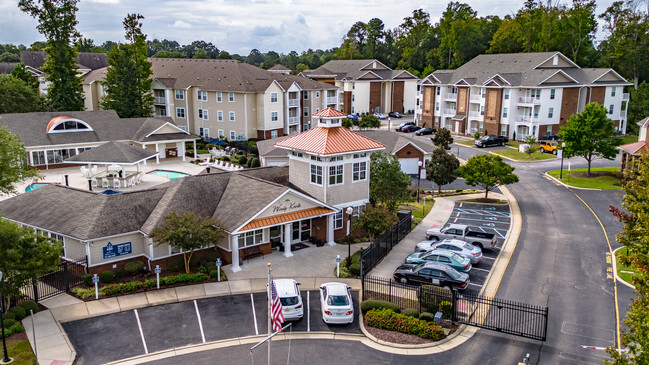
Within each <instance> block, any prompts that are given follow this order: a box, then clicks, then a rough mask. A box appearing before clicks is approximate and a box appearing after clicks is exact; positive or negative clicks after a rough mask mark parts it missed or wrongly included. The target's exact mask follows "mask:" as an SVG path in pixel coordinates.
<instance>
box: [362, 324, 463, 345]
mask: <svg viewBox="0 0 649 365" xmlns="http://www.w3.org/2000/svg"><path fill="white" fill-rule="evenodd" d="M363 321H365V319H363ZM363 323H365V330H366V331H367V332H369V333H370V334H371V335H372V336H374V337H376V338H377V339H379V340H381V341H386V342H391V343H398V344H402V345H419V344H432V343H435V342H437V341H434V340H430V339H426V338H421V337H419V336H416V335H409V334H405V333H401V332H397V331H388V330H384V329H380V328H376V327H370V326H368V325H367V323H366V322H363ZM441 326H442V328H444V329H448V330H449V331H450V332H449V333H448V335H451V334H452V333H453V332H455V331H457V329H458V327H459V325H458V324H456V323H450V322H442V323H441ZM448 335H447V336H448Z"/></svg>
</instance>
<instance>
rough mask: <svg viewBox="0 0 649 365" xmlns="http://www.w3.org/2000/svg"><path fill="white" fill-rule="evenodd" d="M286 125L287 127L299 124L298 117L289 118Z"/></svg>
mask: <svg viewBox="0 0 649 365" xmlns="http://www.w3.org/2000/svg"><path fill="white" fill-rule="evenodd" d="M288 124H289V125H294V124H300V117H289V118H288Z"/></svg>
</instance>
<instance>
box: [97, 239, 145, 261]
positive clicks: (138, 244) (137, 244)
mask: <svg viewBox="0 0 649 365" xmlns="http://www.w3.org/2000/svg"><path fill="white" fill-rule="evenodd" d="M108 242H110V243H112V244H113V245H117V244H120V243H125V242H131V250H132V253H131V254H129V255H124V256H117V257H113V258H111V259H106V260H104V258H103V250H102V248H103V247H104V246H106V245H107V244H108ZM90 243H91V247H90V264H91V265H92V266H95V265H100V264H105V263H109V262H113V261H121V260H124V259H127V258H129V257H134V256H138V255H143V254H144V255H147V256H148V254H149V250H148V247H149V245H148V240H146V241H145V238H144V237H143V236H142V234H141V233H131V234H127V235H123V236H118V237H113V238H110V239H101V240H93V241H90Z"/></svg>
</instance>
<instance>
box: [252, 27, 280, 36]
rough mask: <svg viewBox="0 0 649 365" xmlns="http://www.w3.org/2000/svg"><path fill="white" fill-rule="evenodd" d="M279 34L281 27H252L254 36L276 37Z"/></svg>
mask: <svg viewBox="0 0 649 365" xmlns="http://www.w3.org/2000/svg"><path fill="white" fill-rule="evenodd" d="M279 34H280V31H279V29H277V28H273V27H254V28H253V29H252V37H275V36H277V35H279Z"/></svg>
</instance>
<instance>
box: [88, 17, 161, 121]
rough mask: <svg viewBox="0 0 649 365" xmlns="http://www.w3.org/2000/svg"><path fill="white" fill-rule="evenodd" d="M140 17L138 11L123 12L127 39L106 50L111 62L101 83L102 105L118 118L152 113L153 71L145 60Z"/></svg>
mask: <svg viewBox="0 0 649 365" xmlns="http://www.w3.org/2000/svg"><path fill="white" fill-rule="evenodd" d="M140 19H144V17H143V16H141V15H139V14H128V15H127V16H126V18H125V19H124V29H125V30H126V39H127V40H128V41H129V43H125V44H118V45H116V46H114V47H113V49H112V50H111V51H110V52H109V53H108V64H109V65H110V66H109V67H108V71H107V72H106V80H105V81H104V83H103V85H104V87H105V90H106V96H105V97H104V99H103V100H102V102H101V106H102V108H104V109H112V110H115V111H116V112H117V114H118V115H119V116H120V117H121V118H138V117H149V116H151V115H153V95H152V94H151V83H152V79H151V78H150V77H151V75H152V74H153V71H151V62H149V61H148V60H147V44H146V35H144V34H142V24H141V23H140V22H139V21H140Z"/></svg>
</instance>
